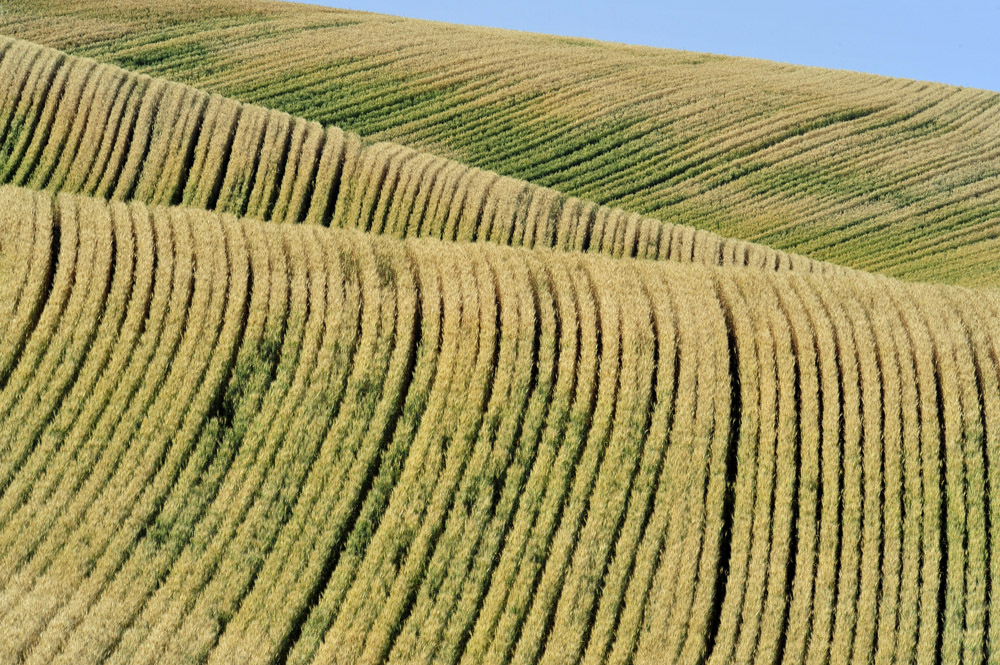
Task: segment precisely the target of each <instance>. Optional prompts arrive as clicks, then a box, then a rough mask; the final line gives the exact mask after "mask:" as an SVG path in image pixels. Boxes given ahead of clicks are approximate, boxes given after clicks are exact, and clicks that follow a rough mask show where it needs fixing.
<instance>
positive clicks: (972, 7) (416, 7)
mask: <svg viewBox="0 0 1000 665" xmlns="http://www.w3.org/2000/svg"><path fill="white" fill-rule="evenodd" d="M312 4H320V5H328V6H332V7H343V8H347V9H361V10H365V11H372V12H380V13H383V14H396V15H399V16H411V17H414V18H425V19H431V20H435V21H446V22H449V23H466V24H471V25H486V26H493V27H498V28H513V29H516V30H529V31H532V32H545V33H551V34H557V35H566V36H573V37H591V38H594V39H603V40H607V41H614V42H626V43H629V44H646V45H648V46H662V47H665V48H678V49H684V50H689V51H707V52H710V53H721V54H726V55H742V56H749V57H754V58H765V59H767V60H778V61H781V62H791V63H796V64H802V65H816V66H820V67H832V68H835V69H850V70H855V71H862V72H870V73H873V74H884V75H887V76H902V77H906V78H915V79H921V80H929V81H941V82H944V83H951V84H954V85H961V86H969V87H976V88H987V89H990V90H998V91H1000V0H981V1H971V0H938V1H936V2H926V1H925V0H913V1H911V2H898V1H896V0H893V1H892V2H887V1H880V0H871V1H870V2H864V1H859V0H843V1H841V2H830V1H828V0H798V1H787V0H758V1H757V2H748V1H746V0H743V1H742V2H736V1H729V0H727V1H721V0H701V1H698V0H687V1H686V2H676V1H674V0H661V1H660V2H651V1H648V0H642V1H640V0H619V1H618V2H613V1H603V2H598V1H597V0H502V1H499V2H497V1H495V0H436V1H433V2H431V1H415V0H410V1H408V2H403V1H401V0H312Z"/></svg>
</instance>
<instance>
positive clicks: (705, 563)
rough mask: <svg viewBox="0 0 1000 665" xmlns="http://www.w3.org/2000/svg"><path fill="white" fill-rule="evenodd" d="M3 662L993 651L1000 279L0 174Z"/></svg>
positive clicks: (840, 657)
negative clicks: (407, 221) (769, 261)
mask: <svg viewBox="0 0 1000 665" xmlns="http://www.w3.org/2000/svg"><path fill="white" fill-rule="evenodd" d="M0 211H3V213H2V218H0V219H2V224H0V229H2V238H3V241H2V243H0V252H2V257H3V263H2V264H0V265H2V266H3V268H2V270H3V274H4V275H6V278H5V279H4V282H3V285H4V288H5V289H6V290H7V293H5V294H4V295H5V297H4V298H3V299H2V300H0V303H2V304H3V307H4V308H5V311H4V312H3V316H2V317H0V321H2V322H3V328H2V329H0V340H2V342H0V350H3V352H4V355H3V356H2V358H0V362H2V364H0V422H3V423H4V427H3V428H2V430H0V434H2V439H0V451H2V456H0V460H2V463H0V515H2V519H0V580H4V582H3V583H2V585H0V636H3V637H2V639H0V646H2V648H0V655H2V660H3V661H4V662H28V663H87V662H98V661H102V662H104V661H105V660H106V662H113V663H117V662H154V661H155V662H210V663H230V662H241V663H242V662H253V663H271V662H294V663H306V662H344V663H348V662H350V663H354V662H384V661H390V662H415V661H433V662H463V663H482V662H524V663H533V662H544V663H550V662H596V663H600V662H615V663H619V662H637V663H644V662H706V661H707V662H711V663H729V662H749V661H751V660H762V661H768V662H776V661H777V660H779V659H780V660H782V662H820V661H822V662H848V661H849V660H856V661H860V662H869V661H870V660H872V659H873V658H874V659H875V661H876V662H913V661H915V662H932V661H934V660H935V657H939V659H940V660H941V662H949V663H950V662H982V661H983V658H984V656H985V654H987V653H996V649H997V645H998V644H1000V621H998V620H997V617H1000V595H998V594H995V593H992V592H991V590H992V589H994V588H996V587H995V586H994V585H995V584H996V583H997V582H998V580H1000V566H997V564H996V562H995V559H994V558H993V557H991V552H992V551H995V548H996V547H997V546H998V544H1000V542H998V541H1000V526H998V525H1000V514H998V513H1000V508H998V502H997V501H996V499H995V498H991V497H996V496H998V491H1000V487H998V486H997V484H998V476H997V474H996V472H995V469H997V468H1000V467H998V466H997V465H998V464H1000V460H998V459H997V457H998V455H1000V446H998V440H997V436H998V432H1000V297H998V295H997V294H996V293H995V292H993V291H968V290H961V289H955V288H948V287H930V286H921V285H908V284H904V283H900V282H894V281H891V280H888V279H886V278H881V277H874V276H868V275H864V274H861V273H855V274H842V275H825V276H817V275H813V274H809V273H798V272H794V271H792V272H783V273H776V272H764V271H759V270H754V269H749V268H712V267H705V266H699V265H694V264H679V263H674V262H669V261H666V262H663V261H661V262H651V261H635V260H625V259H618V260H615V259H611V258H606V257H602V256H597V255H582V254H575V253H561V252H551V251H539V250H536V251H529V250H525V249H513V248H503V247H497V246H495V245H492V244H467V243H442V242H439V241H435V240H429V239H411V240H406V241H400V240H395V239H390V238H380V237H378V236H373V235H369V234H361V233H358V232H356V231H346V230H338V229H324V228H318V227H315V226H291V225H274V224H261V223H259V222H255V221H252V220H242V221H241V220H237V219H235V218H233V217H232V216H228V215H221V216H220V215H219V214H217V213H210V212H205V211H198V210H195V209H189V208H159V207H154V208H146V207H145V206H143V205H142V204H139V203H133V204H130V205H125V204H122V203H111V204H109V203H107V202H104V201H102V200H100V199H91V198H77V197H72V196H68V195H65V194H64V195H60V196H59V197H58V198H57V199H56V200H55V201H53V199H52V197H51V195H50V194H47V193H35V192H31V191H30V190H23V189H16V188H9V187H8V188H2V189H0Z"/></svg>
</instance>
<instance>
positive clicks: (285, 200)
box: [0, 36, 842, 272]
mask: <svg viewBox="0 0 1000 665" xmlns="http://www.w3.org/2000/svg"><path fill="white" fill-rule="evenodd" d="M0 89H2V90H3V92H4V94H3V95H2V96H0V183H5V184H15V185H25V186H30V187H32V188H35V189H40V188H45V189H50V190H53V191H63V192H70V193H83V194H88V195H95V196H98V197H102V198H108V199H115V200H138V201H141V202H143V203H152V204H157V203H159V204H179V203H184V204H186V205H192V206H195V207H199V208H204V209H207V210H218V211H220V212H230V213H233V214H236V215H240V216H244V215H246V216H250V217H255V218H257V219H261V220H266V221H277V222H292V223H296V222H307V223H314V224H323V225H327V226H329V225H334V226H350V227H355V228H358V229H360V230H363V231H371V232H375V233H382V234H387V235H395V236H400V237H402V236H431V237H435V238H440V239H442V240H464V241H474V240H484V241H490V242H495V243H498V244H502V245H516V246H526V247H536V246H538V247H549V248H554V249H563V250H576V251H593V252H601V253H604V254H609V255H612V256H625V257H637V258H652V259H666V260H672V261H682V262H688V261H693V262H697V263H704V264H707V265H751V266H755V267H760V268H770V269H776V270H790V269H793V268H794V269H797V270H806V271H815V272H830V271H839V270H842V268H840V267H839V266H835V265H833V264H828V263H820V262H817V261H811V260H809V259H806V258H805V257H802V256H798V255H794V254H787V253H785V252H781V251H775V250H773V249H771V248H770V247H765V246H763V245H757V244H753V243H747V242H745V241H741V240H734V239H731V238H723V237H721V236H719V235H717V234H714V233H710V232H707V231H700V230H696V229H695V228H694V227H691V226H685V225H674V224H668V223H664V222H660V221H658V220H655V219H650V218H643V217H642V216H640V215H638V214H636V213H625V212H624V211H622V210H618V209H613V208H609V207H606V206H597V205H595V204H593V203H590V202H586V201H581V200H579V199H576V198H573V197H567V196H565V195H561V194H559V193H558V192H556V191H554V190H551V189H546V188H544V187H539V186H537V185H533V184H531V183H528V182H525V181H521V180H515V179H513V178H506V177H501V176H498V175H497V174H495V173H490V172H488V171H483V170H481V169H477V168H472V167H469V166H466V165H464V164H461V163H459V162H455V161H453V160H449V159H444V158H441V157H435V156H434V155H431V154H429V153H422V152H418V151H415V150H413V149H409V148H404V147H402V146H399V145H396V144H392V143H384V142H383V143H375V144H370V143H366V142H364V141H363V140H362V139H361V137H359V136H358V135H356V134H351V133H345V132H344V131H342V130H341V129H339V128H337V127H326V128H324V127H322V126H321V125H319V123H316V122H307V121H305V120H303V119H301V118H293V117H291V116H289V115H288V114H287V113H282V112H279V111H273V110H267V109H264V108H261V107H256V106H251V105H246V104H241V103H239V102H236V101H234V100H230V99H225V98H222V97H219V96H218V95H209V94H208V93H206V92H203V91H201V90H198V89H195V88H192V87H190V86H186V85H183V84H179V83H174V82H170V81H166V80H164V79H151V78H150V77H148V76H145V75H141V74H134V73H131V72H128V71H125V70H122V69H120V68H118V67H112V66H108V65H100V64H98V63H97V62H96V61H94V60H92V59H90V58H77V57H72V56H67V55H66V54H65V53H63V52H61V51H57V50H55V49H50V48H47V47H43V46H40V45H38V44H34V43H31V42H25V41H22V40H11V39H7V38H4V37H2V36H0Z"/></svg>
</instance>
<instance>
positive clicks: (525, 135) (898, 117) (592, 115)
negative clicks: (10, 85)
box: [0, 0, 1000, 285]
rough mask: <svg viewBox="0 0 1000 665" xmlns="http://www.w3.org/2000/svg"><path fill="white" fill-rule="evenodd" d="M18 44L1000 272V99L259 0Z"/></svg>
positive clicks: (784, 245) (892, 253) (776, 239)
mask: <svg viewBox="0 0 1000 665" xmlns="http://www.w3.org/2000/svg"><path fill="white" fill-rule="evenodd" d="M0 32H2V33H4V34H8V35H11V36H18V37H24V38H26V39H30V40H32V41H37V42H42V43H45V44H49V45H51V46H55V47H56V48H60V49H65V50H67V51H69V52H71V53H74V54H80V55H89V56H94V57H96V58H98V59H100V60H102V61H105V62H109V63H114V64H119V65H122V66H124V67H126V68H128V69H132V70H135V71H140V72H145V73H147V74H154V75H159V76H165V77H167V78H170V79H174V80H178V81H182V82H186V83H190V84H193V85H196V86H199V87H201V88H203V89H205V90H207V91H210V92H215V93H218V94H221V95H223V96H227V97H232V98H235V99H239V100H242V101H244V102H251V103H256V104H261V105H263V106H266V107H270V108H276V109H281V110H284V111H286V112H288V113H291V114H292V115H295V116H299V117H303V118H305V119H307V120H311V121H318V122H320V123H322V124H324V125H331V124H332V125H336V126H339V127H342V128H343V129H345V130H350V131H355V132H358V133H360V134H362V135H363V136H365V137H366V138H369V139H372V140H392V141H395V142H398V143H402V144H405V145H408V146H411V147H415V148H419V149H427V150H429V151H431V152H434V153H437V154H441V155H444V156H448V157H453V158H456V159H458V160H460V161H463V162H465V163H468V164H470V165H472V166H477V167H479V168H482V169H485V170H489V171H495V172H498V173H501V174H503V175H507V176H512V177H516V178H521V179H526V180H529V181H531V182H534V183H536V184H540V185H545V186H548V187H552V188H554V189H555V190H557V191H560V192H562V193H565V194H568V195H572V196H577V197H579V198H581V199H583V200H587V201H594V202H597V203H604V204H613V205H615V206H617V207H621V208H623V209H625V210H628V211H630V212H635V213H640V214H642V215H646V216H651V217H654V218H657V219H660V220H662V221H668V222H674V223H683V224H690V225H693V226H695V227H698V228H701V229H706V230H710V231H715V232H719V233H721V234H722V235H724V236H729V237H734V238H741V239H745V240H750V241H755V242H760V243H763V244H766V245H769V246H772V247H774V248H776V249H783V250H788V251H793V252H796V253H799V254H804V255H807V256H810V257H813V258H818V259H823V260H830V261H833V262H836V263H840V264H843V265H847V266H852V267H855V268H863V269H866V270H874V271H879V272H883V273H886V274H889V275H894V276H899V277H905V278H907V279H912V280H924V281H943V282H954V283H962V284H970V285H972V284H980V285H996V284H997V276H998V274H1000V241H998V239H997V236H998V234H997V232H996V226H997V220H998V217H1000V186H998V177H1000V151H998V139H1000V132H998V129H997V127H998V126H1000V124H998V117H1000V104H998V102H1000V95H998V94H997V93H994V92H988V91H982V90H971V89H959V88H954V87H950V86H944V85H937V84H928V83H921V82H915V81H906V80H898V79H887V78H880V77H874V76H866V75H860V74H852V73H845V72H835V71H828V70H819V69H810V68H802V67H792V66H787V65H780V64H775V63H768V62H762V61H754V60H746V59H734V58H725V57H719V56H711V55H706V54H696V53H686V52H679V51H668V50H662V49H651V48H640V47H629V46H624V45H618V44H605V43H600V42H594V41H589V40H578V39H565V38H559V37H549V36H542V35H531V34H523V33H514V32H506V31H499V30H485V29H478V28H467V27H461V26H454V25H447V24H436V23H428V22H422V21H414V20H405V19H399V18H395V17H388V16H379V15H373V14H365V13H359V12H349V11H342V10H330V9H323V8H318V7H310V6H308V5H291V4H288V3H278V2H265V1H252V0H209V1H208V2H199V3H197V4H194V5H192V3H190V2H186V1H182V0H161V1H158V2H155V3H154V2H149V1H148V0H122V1H114V2H111V1H109V0H74V1H73V2H64V1H63V0H5V2H4V3H3V7H2V12H0Z"/></svg>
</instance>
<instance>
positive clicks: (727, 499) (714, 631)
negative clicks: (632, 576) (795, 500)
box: [704, 286, 743, 660]
mask: <svg viewBox="0 0 1000 665" xmlns="http://www.w3.org/2000/svg"><path fill="white" fill-rule="evenodd" d="M716 290H717V291H718V286H716ZM717 298H718V301H719V305H720V307H721V309H722V313H723V317H724V319H725V322H726V339H727V343H728V346H729V386H730V398H729V441H728V443H727V446H726V492H725V495H724V497H723V500H722V535H721V536H720V542H719V570H718V573H717V575H716V577H715V590H714V591H713V592H712V607H711V610H710V611H709V613H708V622H707V623H706V631H707V634H706V636H705V650H704V654H705V660H708V658H709V657H710V656H711V654H712V651H713V650H714V648H715V640H716V638H717V636H718V633H719V625H720V623H721V620H722V601H723V598H724V596H725V592H726V582H727V581H728V579H729V563H730V557H731V555H732V543H733V512H734V510H735V507H736V494H735V487H736V471H737V469H736V459H737V455H736V452H737V449H738V447H739V441H740V431H741V428H742V413H743V396H742V384H741V382H740V362H739V348H738V346H737V343H736V328H735V326H734V324H733V316H732V312H731V311H730V310H729V305H728V304H727V303H726V300H725V298H723V297H722V294H721V293H717Z"/></svg>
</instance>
